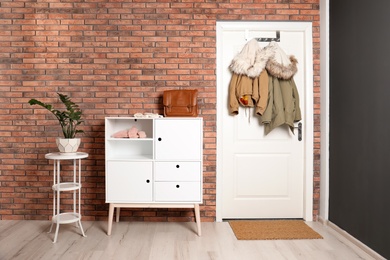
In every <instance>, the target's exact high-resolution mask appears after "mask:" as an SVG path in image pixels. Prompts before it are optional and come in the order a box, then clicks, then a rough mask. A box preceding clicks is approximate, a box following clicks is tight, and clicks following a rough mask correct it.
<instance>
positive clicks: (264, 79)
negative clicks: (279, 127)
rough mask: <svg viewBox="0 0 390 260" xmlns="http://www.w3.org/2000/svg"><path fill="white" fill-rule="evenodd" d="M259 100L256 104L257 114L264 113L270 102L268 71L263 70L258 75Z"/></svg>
mask: <svg viewBox="0 0 390 260" xmlns="http://www.w3.org/2000/svg"><path fill="white" fill-rule="evenodd" d="M257 87H258V91H259V100H258V101H257V105H256V114H258V115H263V113H264V112H265V109H266V108H267V102H268V73H267V71H266V70H263V71H262V72H261V73H260V76H259V77H258V86H257Z"/></svg>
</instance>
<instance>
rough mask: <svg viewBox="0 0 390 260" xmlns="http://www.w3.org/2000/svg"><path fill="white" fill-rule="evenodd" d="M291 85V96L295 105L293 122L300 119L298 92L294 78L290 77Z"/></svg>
mask: <svg viewBox="0 0 390 260" xmlns="http://www.w3.org/2000/svg"><path fill="white" fill-rule="evenodd" d="M291 83H292V87H293V97H294V105H295V116H294V122H299V121H301V120H302V115H301V108H300V106H299V94H298V89H297V86H296V85H295V81H294V79H291Z"/></svg>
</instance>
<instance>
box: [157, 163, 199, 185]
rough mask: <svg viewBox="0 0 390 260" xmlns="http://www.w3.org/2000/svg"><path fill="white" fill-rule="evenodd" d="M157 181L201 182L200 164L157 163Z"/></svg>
mask: <svg viewBox="0 0 390 260" xmlns="http://www.w3.org/2000/svg"><path fill="white" fill-rule="evenodd" d="M154 170H155V174H154V178H155V181H200V176H201V172H202V169H201V163H200V162H156V163H155V168H154Z"/></svg>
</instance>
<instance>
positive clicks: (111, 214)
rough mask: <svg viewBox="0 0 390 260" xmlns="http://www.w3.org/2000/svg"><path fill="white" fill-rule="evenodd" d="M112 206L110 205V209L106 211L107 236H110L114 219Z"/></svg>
mask: <svg viewBox="0 0 390 260" xmlns="http://www.w3.org/2000/svg"><path fill="white" fill-rule="evenodd" d="M114 208H115V207H114V204H112V203H110V208H109V211H108V228H107V235H109V236H110V235H111V229H112V221H113V218H114Z"/></svg>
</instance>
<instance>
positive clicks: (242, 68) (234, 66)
mask: <svg viewBox="0 0 390 260" xmlns="http://www.w3.org/2000/svg"><path fill="white" fill-rule="evenodd" d="M273 55H274V51H273V47H271V48H268V47H266V48H263V49H262V48H261V47H260V45H259V43H258V42H257V40H256V39H252V40H250V41H249V42H248V43H247V44H245V46H244V47H243V48H242V50H241V52H240V53H239V54H237V55H236V56H235V57H234V59H233V60H232V62H231V64H230V66H229V69H230V70H231V71H232V72H233V73H236V74H239V75H247V76H248V77H250V78H255V77H258V76H260V73H261V72H262V71H263V70H264V68H265V66H266V64H267V62H268V60H269V59H270V58H271V57H272V56H273Z"/></svg>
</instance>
